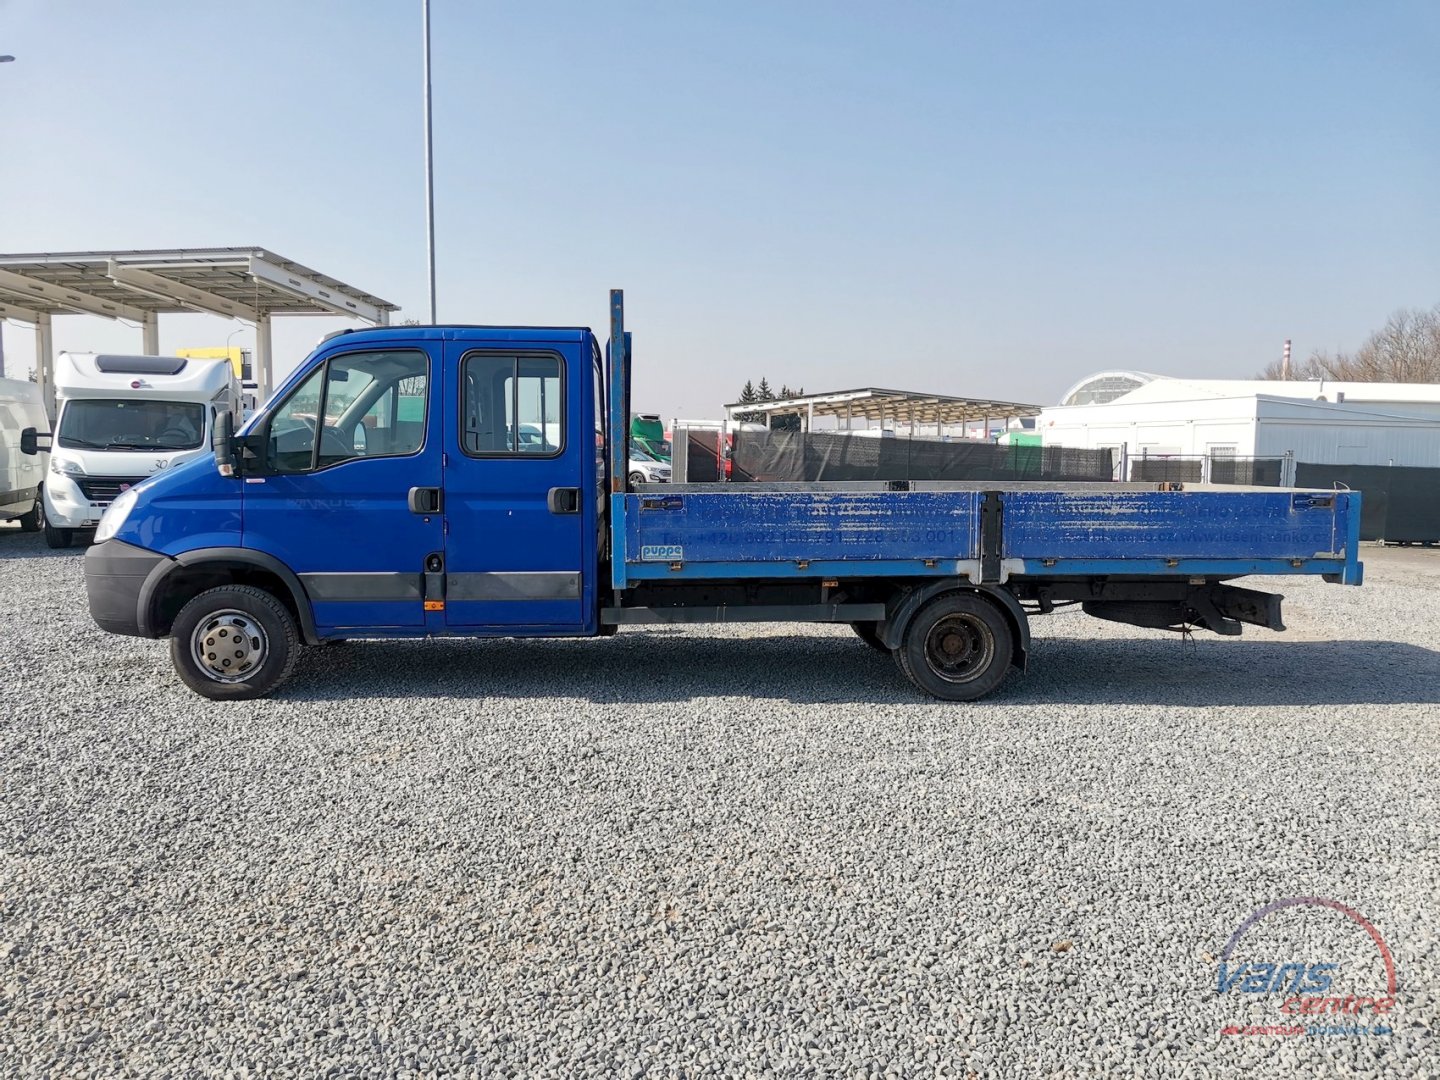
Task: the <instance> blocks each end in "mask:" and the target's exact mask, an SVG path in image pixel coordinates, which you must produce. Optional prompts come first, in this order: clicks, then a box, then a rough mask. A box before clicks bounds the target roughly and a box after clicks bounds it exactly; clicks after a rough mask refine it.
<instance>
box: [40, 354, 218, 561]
mask: <svg viewBox="0 0 1440 1080" xmlns="http://www.w3.org/2000/svg"><path fill="white" fill-rule="evenodd" d="M55 398H56V409H57V413H56V420H55V427H54V436H53V438H52V439H51V446H50V470H49V473H48V474H47V475H46V477H45V485H44V497H43V505H44V510H45V517H44V525H45V542H46V543H47V544H49V545H50V546H51V547H53V548H62V547H69V546H70V543H71V541H72V540H73V539H74V536H75V531H76V530H77V529H93V528H94V527H95V526H96V525H97V524H98V523H99V521H100V515H101V514H102V513H104V511H105V508H106V507H107V506H109V505H110V501H111V500H112V499H114V498H115V496H117V495H119V494H120V493H121V492H122V491H125V490H127V489H129V488H131V487H133V486H134V485H135V484H138V483H140V481H141V480H144V479H146V478H147V477H149V476H152V475H154V474H155V473H157V472H159V471H161V470H162V469H167V468H174V467H175V466H176V465H179V464H180V463H182V462H185V461H189V460H190V459H191V458H195V457H200V456H202V455H205V454H208V453H210V452H211V451H210V441H211V435H212V432H213V431H214V426H215V417H216V415H217V414H219V413H226V412H228V413H231V414H232V415H233V416H234V418H235V421H236V423H237V424H238V423H239V421H240V410H241V395H240V383H239V381H238V380H237V379H236V378H235V372H234V369H233V368H232V367H231V365H230V362H229V361H228V360H197V359H187V358H185V357H176V356H112V355H105V354H96V353H61V354H60V355H59V356H58V357H56V359H55Z"/></svg>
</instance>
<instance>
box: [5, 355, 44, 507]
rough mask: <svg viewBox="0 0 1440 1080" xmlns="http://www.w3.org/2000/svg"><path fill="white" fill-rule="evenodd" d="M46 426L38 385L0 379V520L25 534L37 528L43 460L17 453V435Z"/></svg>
mask: <svg viewBox="0 0 1440 1080" xmlns="http://www.w3.org/2000/svg"><path fill="white" fill-rule="evenodd" d="M46 424H47V421H46V419H45V407H44V406H43V405H41V404H40V388H39V387H38V386H36V385H35V384H34V383H32V382H26V381H25V380H23V379H0V521H16V520H18V521H19V522H20V528H22V529H24V530H25V531H26V532H37V531H38V530H39V528H40V484H41V482H42V481H43V480H44V479H45V458H44V457H43V456H40V455H35V454H25V453H21V450H20V433H21V432H22V431H24V430H25V429H26V428H33V427H45V426H46Z"/></svg>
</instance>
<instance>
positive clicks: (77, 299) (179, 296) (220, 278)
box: [0, 247, 400, 408]
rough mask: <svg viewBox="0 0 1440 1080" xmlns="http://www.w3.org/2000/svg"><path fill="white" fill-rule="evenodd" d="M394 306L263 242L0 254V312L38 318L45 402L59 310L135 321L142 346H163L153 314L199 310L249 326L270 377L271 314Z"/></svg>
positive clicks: (150, 350) (262, 383)
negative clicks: (174, 248)
mask: <svg viewBox="0 0 1440 1080" xmlns="http://www.w3.org/2000/svg"><path fill="white" fill-rule="evenodd" d="M398 310H400V309H399V307H398V306H397V305H395V304H392V303H390V302H389V301H388V300H382V299H380V298H379V297H378V296H372V295H371V294H370V293H367V292H363V291H361V290H360V289H357V288H354V287H353V286H351V285H346V284H345V283H344V282H342V281H339V280H337V279H335V278H332V277H329V276H327V275H325V274H321V273H318V272H316V271H314V270H311V269H310V268H309V267H306V266H302V265H300V264H299V263H297V262H293V261H291V260H290V259H286V258H283V257H282V256H279V255H276V254H275V253H273V252H271V251H267V250H266V249H265V248H261V247H226V248H193V249H188V248H187V249H182V250H178V251H69V252H45V253H37V254H19V255H6V254H0V319H15V320H17V321H19V322H26V323H31V324H32V325H34V327H35V357H36V369H37V381H38V382H39V383H40V392H41V396H42V398H43V400H44V401H45V402H46V405H47V408H48V407H49V405H50V401H51V389H50V388H51V370H52V366H53V363H54V342H53V336H52V323H51V320H52V319H53V318H54V317H55V316H56V315H74V314H79V315H99V316H101V317H102V318H107V319H124V320H128V321H131V322H136V323H139V324H140V328H141V334H142V338H143V344H142V351H143V352H145V353H147V354H150V355H154V354H156V353H158V352H159V351H160V316H161V315H169V314H182V313H183V314H193V313H195V312H202V313H204V314H209V315H218V316H220V317H221V318H227V319H243V320H244V321H246V322H249V323H253V324H254V326H255V374H256V382H257V383H258V384H259V389H260V394H261V396H262V397H264V396H267V395H268V394H269V392H270V390H271V388H272V386H273V374H274V372H273V363H272V351H271V336H270V321H271V319H272V318H273V317H274V316H276V315H343V316H347V317H349V318H352V319H359V320H361V321H362V322H366V323H370V324H371V325H374V326H384V325H386V324H388V323H389V322H390V313H391V312H394V311H398Z"/></svg>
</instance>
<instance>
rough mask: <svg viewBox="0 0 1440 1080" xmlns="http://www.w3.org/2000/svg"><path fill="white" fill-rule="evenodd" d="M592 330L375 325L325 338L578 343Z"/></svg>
mask: <svg viewBox="0 0 1440 1080" xmlns="http://www.w3.org/2000/svg"><path fill="white" fill-rule="evenodd" d="M593 336H594V333H593V331H591V329H590V328H589V327H588V326H475V325H468V324H464V323H453V324H446V325H444V326H377V327H366V328H364V329H360V330H341V331H340V332H339V333H337V334H333V335H331V337H329V338H327V339H326V343H327V344H328V343H329V342H330V341H333V340H338V339H340V338H344V339H345V340H346V341H347V342H351V341H358V342H364V341H393V340H394V339H395V338H411V339H414V338H419V339H421V340H422V341H429V340H437V339H438V340H441V341H520V342H525V341H537V342H538V341H544V342H551V343H553V342H572V341H573V342H580V341H584V340H585V339H586V338H587V337H593Z"/></svg>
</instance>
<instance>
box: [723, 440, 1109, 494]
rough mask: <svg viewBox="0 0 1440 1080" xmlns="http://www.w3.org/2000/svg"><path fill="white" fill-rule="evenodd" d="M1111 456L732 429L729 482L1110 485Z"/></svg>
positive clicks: (971, 443)
mask: <svg viewBox="0 0 1440 1080" xmlns="http://www.w3.org/2000/svg"><path fill="white" fill-rule="evenodd" d="M1115 460H1116V458H1115V452H1114V451H1112V450H1080V449H1075V448H1071V447H1063V446H1000V445H997V444H995V443H989V442H978V441H972V440H956V441H950V442H947V441H945V440H942V439H926V438H900V437H893V438H879V437H872V436H865V435H854V434H851V433H847V432H834V431H746V430H742V431H737V432H735V434H734V441H733V446H732V448H731V472H730V479H731V480H732V481H737V482H756V481H759V482H764V481H772V482H773V481H824V480H830V481H835V480H996V481H1004V480H1053V481H1095V480H1111V479H1113V478H1114V476H1115Z"/></svg>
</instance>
